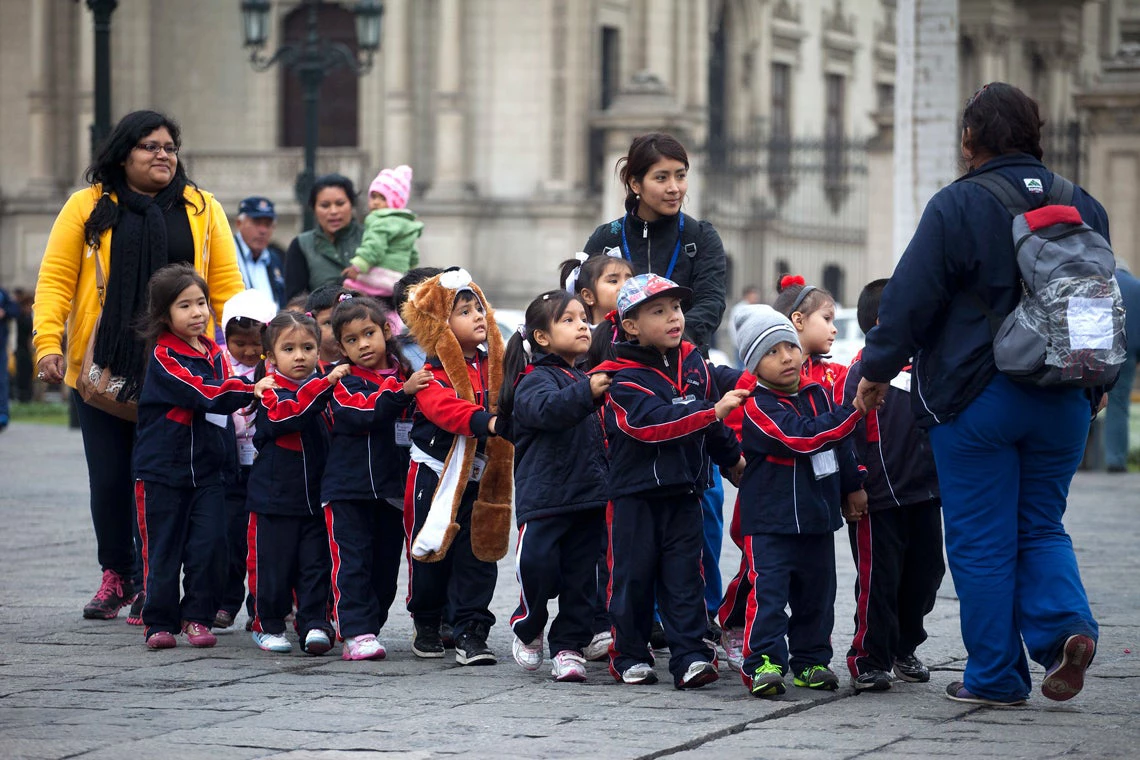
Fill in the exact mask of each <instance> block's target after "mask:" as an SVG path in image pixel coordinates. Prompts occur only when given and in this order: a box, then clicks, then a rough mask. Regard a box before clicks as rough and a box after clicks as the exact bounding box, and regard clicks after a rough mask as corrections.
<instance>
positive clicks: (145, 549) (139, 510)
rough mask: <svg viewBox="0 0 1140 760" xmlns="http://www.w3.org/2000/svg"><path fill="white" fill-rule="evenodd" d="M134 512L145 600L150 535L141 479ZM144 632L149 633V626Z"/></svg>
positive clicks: (144, 491)
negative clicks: (140, 547)
mask: <svg viewBox="0 0 1140 760" xmlns="http://www.w3.org/2000/svg"><path fill="white" fill-rule="evenodd" d="M135 512H136V514H137V519H138V523H139V536H140V537H141V538H142V561H143V599H144V600H145V599H146V584H147V581H149V580H150V540H149V539H150V536H149V535H147V529H146V483H144V482H142V481H141V480H136V481H135ZM144 634H145V635H149V634H150V629H149V627H148V628H147V630H146V631H145V632H144Z"/></svg>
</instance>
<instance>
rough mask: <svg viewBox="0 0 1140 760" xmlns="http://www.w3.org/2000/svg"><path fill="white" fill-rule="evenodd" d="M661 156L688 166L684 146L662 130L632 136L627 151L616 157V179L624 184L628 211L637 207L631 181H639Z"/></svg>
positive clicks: (687, 155) (635, 194)
mask: <svg viewBox="0 0 1140 760" xmlns="http://www.w3.org/2000/svg"><path fill="white" fill-rule="evenodd" d="M663 158H671V159H673V160H674V161H680V162H681V163H682V164H684V165H685V168H686V169H688V168H689V154H688V153H687V152H686V151H685V146H684V145H682V144H681V142H680V140H678V139H677V138H676V137H673V135H670V134H666V133H664V132H650V133H649V134H645V135H640V136H638V137H635V138H633V142H632V143H630V145H629V152H628V153H626V154H625V155H624V156H622V157H621V158H620V159H618V162H617V170H618V179H619V180H621V183H622V185H624V186H625V207H626V209H627V210H628V211H633V210H634V209H636V208H637V193H635V192H634V191H633V181H634V180H637V181H638V182H641V181H642V180H644V179H645V173H646V172H648V171H649V170H650V168H652V166H653V165H654V164H655V163H657V162H658V161H660V160H661V159H663Z"/></svg>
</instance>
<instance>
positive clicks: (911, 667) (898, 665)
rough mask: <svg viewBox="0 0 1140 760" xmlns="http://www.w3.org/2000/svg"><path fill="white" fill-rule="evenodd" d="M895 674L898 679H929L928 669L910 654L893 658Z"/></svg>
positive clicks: (922, 681)
mask: <svg viewBox="0 0 1140 760" xmlns="http://www.w3.org/2000/svg"><path fill="white" fill-rule="evenodd" d="M895 675H896V676H898V678H899V680H900V681H909V682H910V683H926V682H927V681H929V680H930V669H929V668H927V667H926V665H924V664H923V663H922V660H920V659H918V658H917V657H915V656H914V655H913V654H912V655H909V656H907V657H899V658H898V659H896V660H895Z"/></svg>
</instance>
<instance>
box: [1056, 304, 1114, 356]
mask: <svg viewBox="0 0 1140 760" xmlns="http://www.w3.org/2000/svg"><path fill="white" fill-rule="evenodd" d="M1067 317H1068V321H1069V349H1070V350H1072V351H1078V350H1082V349H1097V348H1100V349H1111V348H1112V335H1113V328H1112V299H1111V298H1075V297H1074V298H1070V299H1069V307H1068V309H1067Z"/></svg>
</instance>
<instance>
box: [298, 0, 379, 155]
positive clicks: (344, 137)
mask: <svg viewBox="0 0 1140 760" xmlns="http://www.w3.org/2000/svg"><path fill="white" fill-rule="evenodd" d="M308 16H309V9H308V8H307V7H306V6H305V5H299V6H297V7H296V8H294V9H293V10H292V11H291V12H290V13H289V14H288V15H287V16H286V17H285V29H284V38H285V42H286V43H287V44H290V45H302V44H304V40H305V36H306V34H307V29H306V27H307V25H308ZM317 30H318V34H319V35H320V36H321V37H322V38H323V39H325V40H328V41H330V42H339V43H342V44H344V45H346V46H348V48H349V49H350V50H351V51H352V53H353V56H354V57H355V55H356V47H357V44H356V26H355V20H354V17H353V15H352V11H351V10H349V9H348V8H345V7H342V6H340V5H329V4H322V5H320V6H319V7H318V9H317ZM280 71H281V132H280V134H281V145H282V146H283V147H287V148H296V147H300V146H302V145H304V144H305V99H304V92H303V91H302V89H301V80H300V79H299V78H298V77H297V73H296V70H295V69H293V68H289V67H281V68H280ZM357 87H358V79H357V77H356V76H355V75H354V74H352V73H351V72H350V71H348V70H347V69H344V68H338V69H333V70H332V71H330V72H328V73H327V74H326V75H325V79H324V81H323V82H322V83H321V94H320V100H319V101H318V104H317V110H318V113H319V116H318V119H317V122H318V128H317V129H318V133H317V145H319V146H322V147H328V148H332V147H345V146H351V147H355V146H356V145H358V144H359V142H360V141H359V132H358V122H359V119H358V107H359V90H358V89H357Z"/></svg>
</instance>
